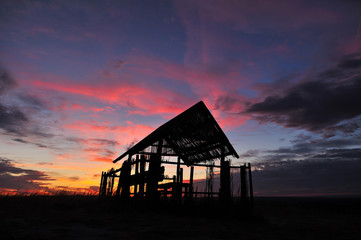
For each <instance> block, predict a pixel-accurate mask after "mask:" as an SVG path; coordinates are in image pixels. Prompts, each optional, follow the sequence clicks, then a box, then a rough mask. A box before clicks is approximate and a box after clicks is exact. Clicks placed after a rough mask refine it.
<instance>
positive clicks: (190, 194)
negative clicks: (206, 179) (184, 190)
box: [189, 166, 194, 200]
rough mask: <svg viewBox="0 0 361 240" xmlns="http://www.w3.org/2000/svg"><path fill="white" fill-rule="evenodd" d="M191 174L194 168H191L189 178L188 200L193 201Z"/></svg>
mask: <svg viewBox="0 0 361 240" xmlns="http://www.w3.org/2000/svg"><path fill="white" fill-rule="evenodd" d="M193 174H194V166H191V172H190V177H189V200H193Z"/></svg>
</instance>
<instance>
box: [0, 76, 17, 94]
mask: <svg viewBox="0 0 361 240" xmlns="http://www.w3.org/2000/svg"><path fill="white" fill-rule="evenodd" d="M15 87H16V82H15V80H14V79H13V78H12V77H11V76H10V75H9V73H8V72H6V71H5V70H1V71H0V96H1V95H3V94H5V93H6V92H8V91H9V90H11V89H13V88H15Z"/></svg>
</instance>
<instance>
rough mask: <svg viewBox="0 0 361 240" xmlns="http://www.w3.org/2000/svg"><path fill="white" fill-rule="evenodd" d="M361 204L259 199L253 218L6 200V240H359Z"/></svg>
mask: <svg viewBox="0 0 361 240" xmlns="http://www.w3.org/2000/svg"><path fill="white" fill-rule="evenodd" d="M360 203H361V200H360V199H357V198H353V199H350V198H347V199H346V198H337V199H336V198H255V207H254V211H253V213H252V214H251V215H247V214H242V212H241V210H240V209H230V210H226V209H218V210H217V211H218V212H217V211H213V210H207V211H205V208H204V207H202V206H195V207H190V208H188V207H182V208H174V207H170V206H168V207H165V208H160V209H147V210H145V209H144V208H140V207H138V208H136V209H134V208H133V207H132V206H125V205H123V206H120V204H119V202H117V201H115V200H111V201H109V200H100V199H98V198H97V197H96V196H68V195H59V196H29V197H21V196H15V197H10V196H2V197H0V211H1V218H0V224H1V225H0V227H1V239H40V240H41V239H52V240H57V239H87V240H91V239H107V240H110V239H359V238H360V236H359V230H358V228H359V226H361V218H360V216H361V206H360Z"/></svg>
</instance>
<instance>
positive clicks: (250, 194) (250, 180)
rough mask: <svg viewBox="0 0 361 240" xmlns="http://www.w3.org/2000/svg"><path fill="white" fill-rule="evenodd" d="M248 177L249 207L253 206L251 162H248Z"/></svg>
mask: <svg viewBox="0 0 361 240" xmlns="http://www.w3.org/2000/svg"><path fill="white" fill-rule="evenodd" d="M248 178H249V182H248V184H249V196H250V203H251V207H253V184H252V170H251V163H248Z"/></svg>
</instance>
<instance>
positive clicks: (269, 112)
mask: <svg viewBox="0 0 361 240" xmlns="http://www.w3.org/2000/svg"><path fill="white" fill-rule="evenodd" d="M360 70H361V53H356V54H351V55H347V56H344V57H343V58H342V59H341V60H340V62H339V64H338V65H336V66H334V67H332V68H329V69H326V70H324V71H321V72H319V73H318V74H317V75H316V76H315V77H314V78H313V79H312V80H310V81H307V82H301V83H299V84H298V85H296V86H294V87H292V88H290V89H287V90H286V92H285V93H284V94H283V95H281V94H278V95H272V96H267V97H266V98H265V100H264V101H262V102H258V103H254V104H251V105H249V106H248V108H247V109H246V111H245V112H246V113H249V114H252V116H253V117H254V119H256V120H258V121H260V122H262V123H267V122H273V123H277V124H281V125H283V126H285V127H294V128H303V129H307V130H309V131H313V132H318V131H321V130H326V131H332V130H342V131H343V132H354V131H355V129H357V128H358V124H357V123H355V122H354V121H352V119H353V118H356V117H358V116H360V115H361V105H360V103H361V94H360V92H361V72H360ZM344 121H347V122H344ZM348 121H351V122H348ZM338 124H341V125H338Z"/></svg>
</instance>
